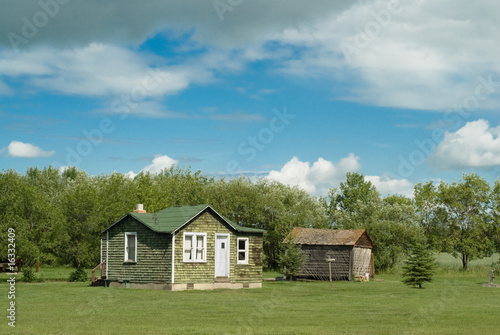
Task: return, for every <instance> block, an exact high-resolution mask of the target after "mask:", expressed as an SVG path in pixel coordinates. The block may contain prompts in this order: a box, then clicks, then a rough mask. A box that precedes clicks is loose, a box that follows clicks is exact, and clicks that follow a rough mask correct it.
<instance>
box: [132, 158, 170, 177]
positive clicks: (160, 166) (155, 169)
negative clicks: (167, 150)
mask: <svg viewBox="0 0 500 335" xmlns="http://www.w3.org/2000/svg"><path fill="white" fill-rule="evenodd" d="M177 163H179V161H177V160H175V159H173V158H170V157H168V156H167V155H156V156H155V158H154V159H153V162H152V163H151V164H149V165H148V166H146V167H144V168H143V169H142V170H141V172H150V173H154V174H158V173H160V172H161V171H163V170H164V169H170V168H171V167H172V166H174V165H177ZM125 175H126V176H127V177H129V178H134V177H135V176H137V173H134V171H129V172H127V173H126V174H125Z"/></svg>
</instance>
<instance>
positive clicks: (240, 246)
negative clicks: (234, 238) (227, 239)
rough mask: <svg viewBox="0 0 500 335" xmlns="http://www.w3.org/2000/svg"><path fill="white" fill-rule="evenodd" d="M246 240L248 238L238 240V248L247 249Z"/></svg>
mask: <svg viewBox="0 0 500 335" xmlns="http://www.w3.org/2000/svg"><path fill="white" fill-rule="evenodd" d="M246 241H247V240H238V249H239V250H245V249H246V248H245V242H246Z"/></svg>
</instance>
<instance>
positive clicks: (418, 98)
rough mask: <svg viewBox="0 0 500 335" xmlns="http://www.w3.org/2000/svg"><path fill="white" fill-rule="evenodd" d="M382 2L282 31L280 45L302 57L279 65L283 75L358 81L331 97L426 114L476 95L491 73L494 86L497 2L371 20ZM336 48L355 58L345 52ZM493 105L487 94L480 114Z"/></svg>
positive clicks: (429, 5) (436, 5)
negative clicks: (295, 49)
mask: <svg viewBox="0 0 500 335" xmlns="http://www.w3.org/2000/svg"><path fill="white" fill-rule="evenodd" d="M388 3H389V2H387V1H382V0H374V1H366V2H365V3H363V4H359V5H354V6H352V7H351V8H350V9H348V10H346V11H344V12H343V13H342V15H335V14H334V15H331V16H330V17H328V18H326V19H323V20H318V21H316V22H314V23H312V24H311V25H310V26H309V27H308V28H307V29H306V28H301V29H294V28H290V29H288V30H286V31H285V32H284V33H283V34H282V35H281V36H280V37H279V39H280V40H282V41H283V43H285V42H286V43H290V44H293V45H296V46H298V45H301V46H303V47H304V48H305V50H304V51H303V52H302V53H301V57H300V58H294V59H291V60H290V61H288V62H285V64H286V65H285V67H284V70H285V71H286V72H288V73H291V74H293V75H299V76H306V77H309V76H311V74H314V75H315V76H321V77H325V76H326V77H329V78H331V79H332V80H339V79H338V78H356V80H355V81H350V85H349V86H348V87H347V89H346V90H345V91H344V92H343V93H341V94H339V93H337V98H341V99H346V100H351V101H356V102H362V103H367V104H374V105H378V106H389V107H401V108H412V109H425V110H446V109H450V108H452V106H453V105H454V104H458V103H461V102H462V101H463V99H464V97H467V96H469V95H474V93H475V89H476V87H477V86H478V85H479V82H478V79H477V78H478V77H479V76H483V77H484V78H486V77H488V76H489V75H491V74H493V78H494V80H495V81H496V82H498V78H499V77H500V64H499V61H498V58H497V57H496V56H495V55H497V54H498V53H500V44H498V43H497V41H498V37H499V36H500V26H499V23H498V20H497V19H496V18H495V15H494V14H493V12H494V10H493V8H496V6H497V5H498V4H497V3H496V2H495V1H493V0H490V1H484V2H481V3H480V4H479V3H471V2H467V1H464V0H461V1H458V2H457V1H451V0H447V1H439V2H436V1H432V0H420V1H405V2H401V7H400V8H401V9H402V11H401V13H396V14H390V12H389V16H386V17H385V18H380V15H379V18H378V19H377V18H376V16H377V15H376V14H375V13H381V12H382V11H385V13H388V11H387V9H388ZM384 15H385V14H384ZM380 20H385V22H387V23H385V24H379V23H378V22H379V21H380ZM384 25H385V27H384ZM377 26H378V28H379V30H378V31H377V29H375V30H374V31H375V33H372V34H366V31H367V29H368V28H367V27H372V29H373V27H377ZM368 35H370V36H368ZM342 43H344V44H342ZM341 45H344V46H345V45H349V46H352V49H349V50H355V51H352V52H344V51H343V50H342V49H341V47H340V46H341ZM344 49H345V48H344ZM346 55H347V57H346ZM340 80H343V81H346V80H345V79H340ZM497 87H498V86H497ZM443 91H446V94H442V92H443ZM497 91H498V89H497ZM499 106H500V99H499V96H498V94H495V95H493V94H492V95H491V96H489V97H488V99H485V100H484V101H481V106H480V107H479V108H484V109H495V108H498V107H499Z"/></svg>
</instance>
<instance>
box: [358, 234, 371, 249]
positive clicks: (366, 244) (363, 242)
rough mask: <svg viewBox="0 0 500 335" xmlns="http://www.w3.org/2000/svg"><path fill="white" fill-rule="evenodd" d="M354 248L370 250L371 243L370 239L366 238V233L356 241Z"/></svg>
mask: <svg viewBox="0 0 500 335" xmlns="http://www.w3.org/2000/svg"><path fill="white" fill-rule="evenodd" d="M356 246H357V247H363V248H372V243H371V242H370V238H369V237H368V234H367V233H366V231H365V232H364V233H363V235H361V237H360V238H359V239H358V240H357V241H356Z"/></svg>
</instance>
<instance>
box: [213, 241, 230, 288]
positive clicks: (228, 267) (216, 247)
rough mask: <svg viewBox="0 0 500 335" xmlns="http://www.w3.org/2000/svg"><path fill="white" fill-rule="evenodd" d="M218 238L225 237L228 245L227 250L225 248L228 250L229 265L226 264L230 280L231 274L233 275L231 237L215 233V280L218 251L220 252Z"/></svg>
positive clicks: (215, 276)
mask: <svg viewBox="0 0 500 335" xmlns="http://www.w3.org/2000/svg"><path fill="white" fill-rule="evenodd" d="M217 237H225V238H226V243H227V248H225V250H226V256H227V257H226V260H227V262H226V263H227V264H226V271H227V278H229V276H230V274H231V271H230V270H231V267H230V264H231V259H230V257H231V256H230V255H231V253H230V248H231V243H230V241H231V235H230V234H226V233H215V241H214V242H215V250H214V278H217V250H218V246H217Z"/></svg>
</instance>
